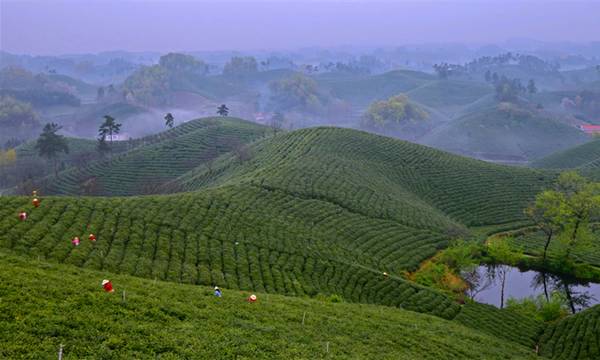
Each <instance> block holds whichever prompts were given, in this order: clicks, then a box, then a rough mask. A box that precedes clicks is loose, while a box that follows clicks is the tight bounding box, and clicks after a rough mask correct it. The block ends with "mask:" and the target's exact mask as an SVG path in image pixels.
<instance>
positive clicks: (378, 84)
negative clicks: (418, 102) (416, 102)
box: [315, 70, 436, 107]
mask: <svg viewBox="0 0 600 360" xmlns="http://www.w3.org/2000/svg"><path fill="white" fill-rule="evenodd" d="M435 79H436V77H435V76H434V75H430V74H426V73H423V72H418V71H409V70H395V71H390V72H387V73H385V74H380V75H349V74H336V73H333V74H324V75H319V76H317V77H316V78H315V80H317V82H319V84H321V85H322V86H323V87H325V88H326V89H328V90H330V91H331V94H332V95H333V96H334V97H336V98H339V99H342V100H347V101H350V102H352V103H353V105H354V106H363V107H364V106H367V105H368V104H370V103H371V102H373V101H375V100H382V99H387V98H389V97H391V96H394V95H398V94H399V93H403V92H407V91H409V90H412V89H415V88H417V87H419V86H421V85H424V84H426V83H428V82H430V81H432V80H435Z"/></svg>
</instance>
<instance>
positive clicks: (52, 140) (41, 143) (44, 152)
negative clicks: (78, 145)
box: [35, 123, 69, 176]
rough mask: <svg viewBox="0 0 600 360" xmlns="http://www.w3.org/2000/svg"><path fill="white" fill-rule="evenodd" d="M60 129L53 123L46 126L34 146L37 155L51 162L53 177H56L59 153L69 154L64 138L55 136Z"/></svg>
mask: <svg viewBox="0 0 600 360" xmlns="http://www.w3.org/2000/svg"><path fill="white" fill-rule="evenodd" d="M61 128H62V127H61V126H59V125H58V124H55V123H48V124H46V125H45V126H44V129H43V130H42V134H41V135H40V137H39V138H38V139H37V142H36V144H35V148H36V149H37V151H38V154H39V155H40V156H41V157H45V158H46V159H48V160H50V161H52V162H53V164H54V175H55V176H58V155H59V154H60V153H61V152H64V153H65V154H68V153H69V145H68V144H67V140H66V139H65V137H64V136H62V135H59V134H57V132H58V131H59V130H60V129H61Z"/></svg>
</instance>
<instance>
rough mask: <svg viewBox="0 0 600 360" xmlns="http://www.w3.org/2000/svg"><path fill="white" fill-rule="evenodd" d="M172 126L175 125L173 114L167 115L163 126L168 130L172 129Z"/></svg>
mask: <svg viewBox="0 0 600 360" xmlns="http://www.w3.org/2000/svg"><path fill="white" fill-rule="evenodd" d="M174 124H175V118H174V117H173V114H171V113H167V115H165V125H166V126H167V127H168V128H173V125H174Z"/></svg>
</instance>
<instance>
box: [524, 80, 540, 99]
mask: <svg viewBox="0 0 600 360" xmlns="http://www.w3.org/2000/svg"><path fill="white" fill-rule="evenodd" d="M537 91H538V89H537V86H535V80H533V79H529V82H528V83H527V92H528V93H529V94H530V95H533V94H535V93H537Z"/></svg>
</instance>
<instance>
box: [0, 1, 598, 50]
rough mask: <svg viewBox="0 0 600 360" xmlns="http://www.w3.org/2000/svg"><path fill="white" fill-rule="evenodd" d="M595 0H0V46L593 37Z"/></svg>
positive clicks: (247, 45) (171, 46) (243, 46)
mask: <svg viewBox="0 0 600 360" xmlns="http://www.w3.org/2000/svg"><path fill="white" fill-rule="evenodd" d="M598 14H600V1H595V0H591V1H573V0H571V1H547V0H544V1H542V0H529V1H527V0H470V1H469V0H457V1H451V0H444V1H408V0H399V1H391V0H388V1H357V0H354V1H344V0H337V1H336V0H325V1H317V0H304V1H301V0H297V1H286V0H271V1H258V2H257V1H249V0H248V1H236V2H234V1H203V0H199V1H193V0H175V1H171V0H169V1H167V0H163V1H158V0H150V1H142V0H120V1H118V0H79V1H76V0H0V32H1V33H0V49H2V50H5V51H10V52H15V53H33V54H64V53H83V52H100V51H105V50H129V51H145V50H154V51H161V52H166V51H177V50H179V51H181V50H188V51H194V50H257V49H293V48H299V47H304V46H338V45H359V46H361V45H369V46H396V45H402V44H410V43H420V42H436V43H443V42H467V43H479V44H481V43H492V42H501V41H504V40H506V39H509V38H532V39H538V40H544V41H573V42H587V41H598V40H600V17H599V15H598Z"/></svg>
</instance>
